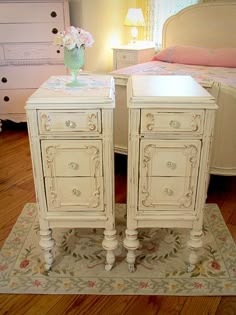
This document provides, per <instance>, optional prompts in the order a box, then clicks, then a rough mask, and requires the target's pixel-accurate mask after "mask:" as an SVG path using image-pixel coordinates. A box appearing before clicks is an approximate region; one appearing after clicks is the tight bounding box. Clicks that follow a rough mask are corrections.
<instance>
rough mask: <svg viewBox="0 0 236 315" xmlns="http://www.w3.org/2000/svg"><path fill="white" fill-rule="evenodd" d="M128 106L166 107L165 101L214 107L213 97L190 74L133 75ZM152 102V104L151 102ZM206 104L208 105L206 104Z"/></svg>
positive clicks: (129, 83) (130, 81)
mask: <svg viewBox="0 0 236 315" xmlns="http://www.w3.org/2000/svg"><path fill="white" fill-rule="evenodd" d="M128 87H129V95H128V99H129V104H128V107H139V108H140V107H147V105H142V104H144V103H148V105H149V106H150V107H155V106H156V104H157V103H158V104H159V105H158V106H160V107H161V106H162V105H161V104H163V107H166V106H167V105H166V104H167V103H176V104H180V103H181V105H183V106H191V104H193V106H194V104H198V108H201V106H202V107H203V108H206V107H209V106H210V107H211V108H216V107H217V106H216V104H215V100H214V97H213V96H212V95H211V94H210V93H208V92H207V91H206V90H205V89H204V88H203V87H202V86H201V85H200V84H198V83H197V82H196V81H195V80H194V79H193V78H192V77H191V76H177V75H174V76H172V75H160V76H158V75H134V76H131V77H130V78H129V81H128ZM136 103H138V105H135V104H136ZM152 103H153V104H152ZM206 104H208V105H206Z"/></svg>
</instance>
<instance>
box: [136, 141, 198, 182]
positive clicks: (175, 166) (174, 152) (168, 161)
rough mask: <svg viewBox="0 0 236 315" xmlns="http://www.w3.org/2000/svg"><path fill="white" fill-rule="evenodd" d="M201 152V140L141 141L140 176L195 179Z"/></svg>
mask: <svg viewBox="0 0 236 315" xmlns="http://www.w3.org/2000/svg"><path fill="white" fill-rule="evenodd" d="M200 150H201V141H200V140H154V139H153V140H146V139H144V140H141V142H140V174H141V176H142V177H145V176H146V177H148V176H184V177H188V176H192V177H195V176H196V174H197V172H198V166H199V165H198V164H199V157H200Z"/></svg>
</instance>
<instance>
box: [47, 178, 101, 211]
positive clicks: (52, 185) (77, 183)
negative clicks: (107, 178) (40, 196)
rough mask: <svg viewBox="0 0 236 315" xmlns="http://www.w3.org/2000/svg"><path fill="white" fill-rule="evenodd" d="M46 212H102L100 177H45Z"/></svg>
mask: <svg viewBox="0 0 236 315" xmlns="http://www.w3.org/2000/svg"><path fill="white" fill-rule="evenodd" d="M45 186H46V198H47V204H48V211H80V210H83V211H84V210H93V211H103V210H104V207H103V178H102V177H46V178H45Z"/></svg>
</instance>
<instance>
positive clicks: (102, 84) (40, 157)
mask: <svg viewBox="0 0 236 315" xmlns="http://www.w3.org/2000/svg"><path fill="white" fill-rule="evenodd" d="M69 80H71V78H70V77H69V76H64V77H63V76H56V77H51V78H50V79H48V80H47V81H46V82H45V83H44V84H43V85H42V86H41V87H40V88H39V89H38V90H37V91H36V92H35V93H34V94H33V95H32V96H31V97H30V98H29V99H28V101H27V105H26V112H27V121H28V128H29V138H30V148H31V156H32V163H33V169H34V182H35V190H36V195H37V205H38V211H39V224H40V246H41V247H42V249H43V250H44V258H45V267H46V269H50V268H51V266H52V263H53V260H54V259H53V254H52V249H53V247H54V240H53V238H52V233H51V229H52V228H85V227H88V228H104V229H105V231H104V240H103V242H102V245H103V248H104V249H105V250H106V251H107V254H106V270H110V269H111V267H112V265H113V264H114V261H115V255H114V252H113V251H114V249H115V248H116V246H117V240H116V231H115V213H114V211H115V209H114V166H113V162H114V160H113V159H114V152H113V109H114V107H115V101H114V81H113V78H112V77H111V76H102V75H100V76H99V75H97V76H95V75H94V76H81V77H80V80H81V82H82V83H83V86H82V87H80V88H70V87H67V86H66V83H67V82H68V81H69Z"/></svg>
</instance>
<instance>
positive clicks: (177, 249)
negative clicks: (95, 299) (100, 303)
mask: <svg viewBox="0 0 236 315" xmlns="http://www.w3.org/2000/svg"><path fill="white" fill-rule="evenodd" d="M125 210H126V206H125V204H116V227H117V235H118V240H119V246H118V248H117V250H116V256H117V257H116V264H115V265H114V267H113V269H112V270H111V271H105V269H104V261H105V254H106V253H105V251H104V250H103V249H102V246H101V242H102V240H103V230H102V229H74V230H71V229H54V231H53V236H54V238H55V240H56V242H57V246H56V247H55V257H56V259H55V263H54V265H53V267H52V269H51V270H50V271H45V270H44V267H43V256H42V252H41V249H40V247H39V245H38V242H39V226H38V221H37V211H36V206H35V204H26V206H25V207H24V209H23V211H22V213H21V215H20V216H19V218H18V220H17V223H16V224H15V226H14V228H13V229H12V231H11V233H10V235H9V237H8V239H7V240H6V242H5V244H4V246H3V248H2V250H1V253H0V293H15V294H24V293H30V294H109V295H112V294H114V295H115V294H116V295H117V294H119V295H122V294H124V295H127V294H129V295H130V294H133V295H187V296H194V295H235V294H236V245H235V243H234V241H233V239H232V237H231V235H230V233H229V231H228V229H227V227H226V225H225V223H224V220H223V218H222V216H221V213H220V210H219V208H218V207H217V205H215V204H208V205H207V206H206V208H205V217H204V246H203V248H202V249H201V251H200V261H199V263H198V264H197V266H196V268H195V269H194V270H193V271H192V272H187V266H188V255H189V249H188V248H187V247H186V241H187V239H188V236H189V230H188V229H172V228H171V229H166V228H163V229H154V228H151V229H139V239H140V244H141V246H140V248H139V250H137V270H136V272H134V273H130V272H129V271H128V266H127V263H126V260H125V256H126V250H125V249H124V248H123V246H122V241H123V237H124V230H125V222H126V221H125Z"/></svg>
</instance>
